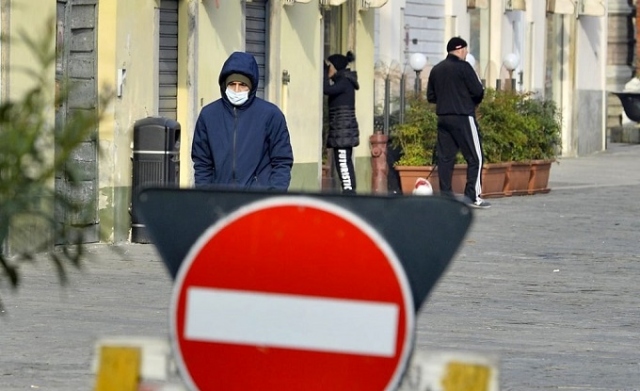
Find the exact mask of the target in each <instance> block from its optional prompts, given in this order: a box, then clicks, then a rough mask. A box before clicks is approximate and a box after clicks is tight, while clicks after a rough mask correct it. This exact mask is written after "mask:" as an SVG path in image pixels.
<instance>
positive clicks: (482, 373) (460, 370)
mask: <svg viewBox="0 0 640 391" xmlns="http://www.w3.org/2000/svg"><path fill="white" fill-rule="evenodd" d="M490 380H491V368H490V367H488V366H486V365H476V364H469V363H463V362H456V361H452V362H449V363H448V364H447V368H446V370H445V375H444V379H442V386H443V388H444V390H445V391H463V390H464V391H489V382H490Z"/></svg>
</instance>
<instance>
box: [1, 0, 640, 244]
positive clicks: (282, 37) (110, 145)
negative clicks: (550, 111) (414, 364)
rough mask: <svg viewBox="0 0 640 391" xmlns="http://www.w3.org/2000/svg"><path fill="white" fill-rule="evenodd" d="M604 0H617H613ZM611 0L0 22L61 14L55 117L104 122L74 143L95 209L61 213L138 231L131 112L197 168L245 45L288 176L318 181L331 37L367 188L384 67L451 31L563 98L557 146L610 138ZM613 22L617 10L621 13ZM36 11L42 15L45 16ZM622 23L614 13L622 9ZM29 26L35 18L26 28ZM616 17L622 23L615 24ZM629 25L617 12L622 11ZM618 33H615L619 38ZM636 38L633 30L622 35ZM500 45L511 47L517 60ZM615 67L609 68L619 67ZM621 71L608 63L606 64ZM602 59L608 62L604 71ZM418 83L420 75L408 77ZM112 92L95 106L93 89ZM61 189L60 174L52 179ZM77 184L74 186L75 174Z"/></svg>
mask: <svg viewBox="0 0 640 391" xmlns="http://www.w3.org/2000/svg"><path fill="white" fill-rule="evenodd" d="M608 3H612V1H609V2H608ZM608 3H607V2H606V1H604V0H580V1H573V0H555V1H552V0H547V1H537V0H509V1H505V0H446V1H445V0H393V1H387V0H252V1H248V0H224V1H222V0H136V1H130V0H109V1H106V0H56V1H54V0H47V1H38V2H35V1H30V0H3V1H2V3H1V4H2V8H1V9H2V14H1V18H0V28H1V29H2V32H3V34H4V35H5V36H6V35H7V34H9V35H12V36H16V35H18V33H19V32H20V31H23V30H24V31H26V32H27V33H29V34H33V35H34V36H36V35H38V34H42V33H43V32H44V31H46V29H45V27H46V26H51V25H55V31H56V34H55V35H54V36H51V43H52V45H54V44H55V45H56V46H57V47H58V48H59V50H60V52H61V53H62V56H60V58H59V61H58V62H57V63H56V66H55V69H52V70H51V73H50V82H51V89H52V91H53V90H54V89H55V84H56V80H59V79H63V78H65V79H69V80H71V81H72V82H73V84H74V85H75V86H76V89H75V90H74V91H75V92H74V94H72V96H70V97H69V99H68V101H67V102H65V105H64V106H63V107H59V108H55V109H53V94H52V111H51V113H50V120H51V121H52V122H55V121H64V118H65V116H66V115H67V113H69V112H71V111H74V110H97V109H102V110H103V112H104V114H105V118H104V120H103V121H102V122H101V123H100V124H99V126H98V128H97V129H96V137H95V139H92V140H87V142H86V143H84V144H83V146H82V147H81V148H80V149H79V150H78V153H77V154H76V156H75V157H74V159H75V160H76V161H77V162H78V163H79V164H80V165H81V166H82V167H83V177H82V182H83V185H82V186H81V189H80V190H74V191H76V192H77V196H78V197H82V198H83V199H86V200H87V201H91V202H92V203H93V204H95V211H94V212H95V213H93V214H91V213H90V214H87V215H83V217H82V220H79V217H78V216H60V217H59V218H60V221H61V223H65V224H71V225H73V226H74V227H80V228H81V229H83V231H84V232H85V236H86V238H87V239H88V240H89V241H107V242H120V241H126V240H129V237H130V231H131V215H130V204H131V198H132V193H133V192H134V191H135V189H133V186H132V183H133V182H132V165H133V163H132V153H133V151H132V148H133V146H132V142H133V133H134V125H135V123H136V121H138V120H140V119H144V118H147V117H150V116H162V117H165V118H171V119H175V120H177V121H178V123H179V124H180V126H181V133H180V143H179V161H180V165H179V168H180V171H179V182H180V186H182V187H189V186H191V184H192V181H193V180H192V178H193V171H192V165H191V159H190V147H191V137H192V134H193V128H194V124H195V121H196V119H197V115H198V113H199V111H200V109H201V108H202V107H203V106H204V105H206V104H208V103H209V102H211V101H213V100H215V99H218V98H219V97H220V91H219V87H218V82H217V79H218V74H219V71H220V68H221V66H222V64H223V62H224V61H225V60H226V58H227V57H228V56H229V55H230V54H231V53H232V52H233V51H237V50H243V51H249V52H251V53H252V54H254V56H255V57H256V59H257V60H258V63H259V65H260V70H261V73H262V76H261V80H260V89H259V94H260V96H261V97H263V98H264V99H267V100H269V101H271V102H273V103H275V104H276V105H278V106H279V107H280V109H281V110H282V111H283V112H284V113H285V115H286V118H287V122H288V126H289V130H290V133H291V140H292V144H293V149H294V155H295V164H294V168H293V178H292V185H291V189H292V190H294V191H319V190H320V189H321V186H322V165H323V156H325V154H324V147H323V141H322V140H323V137H322V129H323V116H324V112H325V110H324V104H325V99H324V97H323V94H322V72H323V60H324V59H325V58H326V57H327V56H329V55H330V54H333V53H342V54H345V53H346V52H347V51H348V50H352V51H354V52H355V54H356V61H355V63H354V64H353V67H354V69H355V70H356V71H357V72H358V75H359V80H360V85H361V88H360V90H359V92H358V94H357V99H356V112H357V117H358V121H359V124H360V129H361V140H360V141H361V142H360V146H359V147H358V148H356V150H355V163H356V171H357V173H356V175H357V179H358V188H359V190H360V192H363V193H366V192H367V191H368V190H369V189H370V184H371V164H370V150H369V142H368V136H369V135H371V134H372V133H373V128H374V124H373V122H374V113H375V112H376V107H377V106H378V104H379V102H378V96H379V94H378V90H379V86H378V83H376V82H375V80H376V77H377V69H379V65H380V64H384V65H385V66H386V72H387V73H388V72H390V71H393V72H395V73H396V74H398V75H401V74H408V76H409V77H408V78H407V82H408V83H411V77H415V74H414V72H413V70H412V69H410V67H409V66H408V59H409V57H410V56H411V55H412V54H413V53H422V54H424V55H425V57H426V58H427V65H426V66H425V69H424V71H423V72H421V73H420V74H419V78H420V81H421V83H420V85H421V86H424V85H425V84H426V80H427V78H428V73H429V72H428V71H429V69H430V67H431V66H433V65H435V64H436V63H437V62H438V61H440V60H441V59H443V58H444V57H445V55H446V53H445V50H444V48H445V45H446V42H447V41H448V39H449V38H450V37H451V36H457V35H459V36H462V37H463V38H465V39H467V41H468V42H469V48H470V52H471V54H472V55H473V57H474V58H475V67H476V70H477V71H478V74H479V75H480V77H481V78H482V79H483V81H484V82H485V85H486V86H488V87H498V86H500V87H501V88H503V87H504V86H505V85H509V86H511V85H512V83H513V86H514V88H516V89H517V90H520V91H532V92H536V93H539V94H542V95H544V96H545V97H547V98H552V99H554V100H555V101H556V102H557V103H558V105H559V107H560V108H561V111H562V118H563V131H562V141H563V146H562V155H563V156H579V155H585V154H590V153H593V152H596V151H600V150H603V149H605V148H606V127H607V106H608V103H607V102H608V100H607V99H608V97H609V95H608V89H609V87H608V84H607V83H608V81H607V80H609V85H611V83H612V80H615V83H616V85H619V84H620V80H622V79H624V78H625V77H627V73H628V70H629V66H627V65H626V64H618V63H620V62H622V60H620V59H618V60H619V61H618V60H616V61H615V64H613V63H611V61H612V60H611V56H610V55H608V46H607V43H608V41H611V38H610V37H611V34H612V33H611V32H610V30H609V19H610V18H611V17H618V18H619V19H620V18H628V16H627V15H628V14H630V12H631V10H630V7H628V4H627V5H625V4H623V3H626V2H625V1H617V2H613V3H616V4H615V6H613V7H612V10H613V13H612V14H611V15H609V13H608V11H609V10H608V6H609V5H610V4H608ZM616 23H617V22H616ZM40 26H42V29H41V31H40V30H38V28H39V27H40ZM616 26H618V24H616ZM27 27H28V28H27ZM613 27H615V26H613ZM615 29H616V31H618V30H619V31H618V32H617V33H616V34H617V35H621V34H623V33H622V30H621V27H620V26H618V27H615ZM616 42H617V41H616ZM627 46H628V44H627ZM0 49H1V59H2V67H1V68H0V82H1V84H0V96H1V97H2V99H11V98H15V97H18V96H20V94H21V93H23V92H24V91H26V89H27V88H28V86H29V83H30V80H29V79H28V78H27V77H26V76H25V75H24V74H19V73H18V72H13V70H14V69H18V68H19V67H22V66H26V67H28V66H30V65H31V64H33V61H32V58H31V57H30V56H31V55H30V54H29V53H28V51H27V49H26V48H25V47H24V46H22V45H19V44H16V43H14V42H12V41H9V42H2V46H1V47H0ZM505 58H510V59H511V60H513V59H514V58H515V59H517V61H515V62H514V64H512V65H513V68H512V69H510V68H508V67H507V65H505V64H506V63H505ZM614 68H615V69H614ZM614 71H615V72H622V73H624V74H623V75H619V76H616V77H613V76H612V72H614ZM607 72H609V73H607ZM409 85H411V84H409ZM105 89H111V90H112V91H113V94H114V97H113V99H112V100H111V101H110V102H109V104H108V105H107V106H105V107H100V105H101V102H100V100H99V98H98V94H99V92H100V91H104V90H105ZM55 186H57V187H58V188H59V189H61V190H64V191H67V190H66V187H65V183H64V181H62V180H58V181H57V182H56V183H55ZM69 191H70V190H69Z"/></svg>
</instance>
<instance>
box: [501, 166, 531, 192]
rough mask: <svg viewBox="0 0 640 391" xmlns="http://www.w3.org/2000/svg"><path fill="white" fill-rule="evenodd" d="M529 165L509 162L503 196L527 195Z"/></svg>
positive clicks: (529, 174)
mask: <svg viewBox="0 0 640 391" xmlns="http://www.w3.org/2000/svg"><path fill="white" fill-rule="evenodd" d="M530 177H531V164H530V163H529V162H526V163H525V162H511V165H510V166H509V169H508V170H507V179H506V181H505V187H504V194H505V195H506V196H512V195H525V194H529V179H530Z"/></svg>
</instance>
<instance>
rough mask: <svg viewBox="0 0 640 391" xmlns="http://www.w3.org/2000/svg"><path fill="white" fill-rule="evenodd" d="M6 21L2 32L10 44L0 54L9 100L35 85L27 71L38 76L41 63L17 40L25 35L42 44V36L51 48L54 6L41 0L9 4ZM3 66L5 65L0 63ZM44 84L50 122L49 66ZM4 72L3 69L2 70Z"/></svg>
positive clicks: (51, 70)
mask: <svg viewBox="0 0 640 391" xmlns="http://www.w3.org/2000/svg"><path fill="white" fill-rule="evenodd" d="M8 11H9V15H8V18H6V19H5V20H3V22H4V26H3V32H8V33H9V38H10V42H9V43H8V44H7V43H3V45H4V47H3V52H5V53H8V59H7V58H6V57H5V59H7V60H8V61H9V69H8V75H4V76H5V77H6V79H5V80H6V81H7V85H5V86H3V89H6V90H5V92H7V93H8V94H7V95H4V96H6V97H8V98H10V99H20V98H21V97H22V96H23V95H24V93H25V92H27V91H28V90H30V89H31V88H33V87H34V85H36V83H38V81H37V80H34V78H33V76H30V75H29V74H28V72H35V73H36V74H37V75H41V74H42V65H44V64H42V63H41V62H40V61H39V60H38V59H37V57H36V55H35V53H34V52H33V50H31V49H30V48H29V47H28V45H27V44H26V43H25V42H24V40H23V38H21V35H22V34H25V35H26V37H28V38H29V39H32V40H35V42H36V43H37V44H40V43H41V42H42V39H43V38H44V37H50V43H51V46H50V47H49V48H48V49H51V50H52V49H53V47H54V45H55V33H54V31H55V28H54V26H55V17H56V3H55V2H41V1H16V0H13V1H10V2H9V7H8ZM4 65H5V66H6V64H4ZM48 65H49V69H48V70H47V71H46V72H45V73H46V76H45V77H46V80H45V82H46V83H47V84H49V85H50V86H51V92H52V93H51V108H52V110H51V120H52V121H53V116H54V112H53V99H54V95H53V86H54V84H55V67H54V65H55V64H53V63H50V64H48ZM5 71H6V68H5Z"/></svg>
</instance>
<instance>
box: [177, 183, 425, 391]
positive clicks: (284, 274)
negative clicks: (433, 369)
mask: <svg viewBox="0 0 640 391" xmlns="http://www.w3.org/2000/svg"><path fill="white" fill-rule="evenodd" d="M414 324H415V320H414V307H413V299H412V296H411V293H410V288H409V284H408V282H407V279H406V276H405V273H404V270H403V269H402V266H401V264H400V262H399V261H398V259H397V257H396V256H395V254H394V251H393V250H392V249H391V247H390V246H389V245H388V244H387V242H386V241H385V240H384V238H382V237H381V236H380V235H379V234H378V233H377V231H375V230H374V229H373V228H372V227H370V226H369V225H368V224H367V223H366V222H365V221H363V220H362V219H361V218H360V217H358V216H357V215H355V214H353V213H351V212H349V211H348V210H346V209H344V208H341V207H338V206H336V205H333V204H330V203H327V202H323V201H320V200H318V199H313V198H308V197H304V196H299V197H273V198H269V199H266V200H263V201H257V202H254V203H251V204H248V205H247V206H245V207H242V208H240V209H239V210H237V211H236V212H234V213H231V214H230V215H228V216H226V217H225V218H223V219H221V220H219V221H218V222H217V223H216V224H214V225H213V226H211V227H210V228H209V229H208V230H206V231H205V232H204V233H203V234H202V236H201V237H200V238H199V239H198V241H197V242H196V243H195V244H194V245H193V247H192V248H191V251H190V252H189V254H188V255H187V257H186V259H185V260H184V262H183V264H182V266H181V267H180V270H179V272H178V275H177V277H176V283H175V285H174V291H173V297H172V306H171V328H172V337H173V344H174V350H175V352H176V357H177V361H178V366H179V367H180V370H181V372H182V375H183V377H184V378H185V380H186V381H187V384H188V385H189V386H190V387H191V388H193V389H197V390H225V391H228V390H243V391H246V390H305V391H309V390H323V391H325V390H349V391H354V390H368V391H374V390H375V391H377V390H392V389H394V388H395V386H396V385H397V383H398V382H399V380H400V378H401V375H402V372H403V370H404V368H405V366H406V364H407V361H408V358H409V355H410V351H411V342H412V338H413V328H414Z"/></svg>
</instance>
